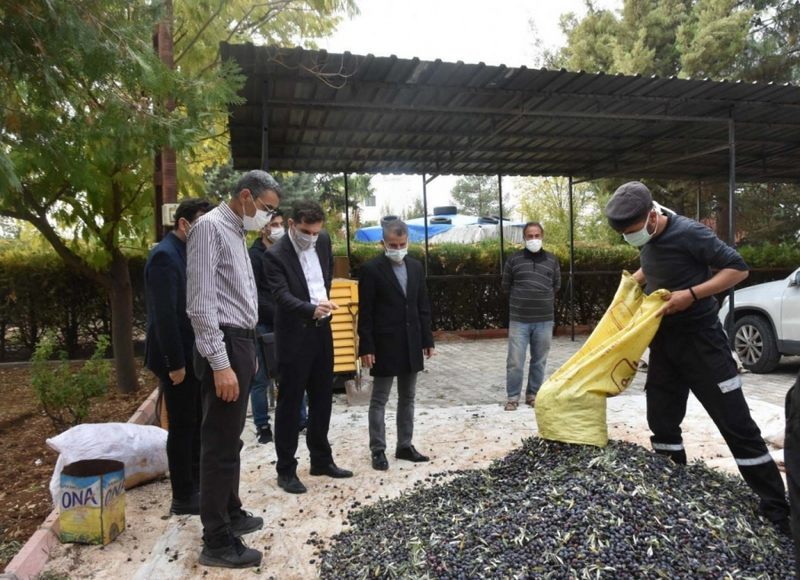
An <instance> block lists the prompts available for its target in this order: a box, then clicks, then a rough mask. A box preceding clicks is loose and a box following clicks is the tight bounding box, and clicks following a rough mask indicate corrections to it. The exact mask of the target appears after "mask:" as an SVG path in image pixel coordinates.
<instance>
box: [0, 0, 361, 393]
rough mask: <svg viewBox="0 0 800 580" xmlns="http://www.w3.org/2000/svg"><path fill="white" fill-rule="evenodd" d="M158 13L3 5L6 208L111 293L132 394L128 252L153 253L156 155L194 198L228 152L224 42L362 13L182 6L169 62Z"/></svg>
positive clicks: (124, 384)
mask: <svg viewBox="0 0 800 580" xmlns="http://www.w3.org/2000/svg"><path fill="white" fill-rule="evenodd" d="M161 8H162V6H161V4H160V3H159V2H151V1H149V0H133V1H131V2H126V3H121V2H114V1H113V0H75V1H73V2H51V1H49V0H30V1H26V2H22V1H6V2H5V3H4V4H3V5H2V7H0V14H2V19H0V80H2V82H1V83H0V103H1V104H2V105H0V106H2V107H3V115H2V117H3V118H2V126H0V215H2V216H6V217H11V218H15V219H18V220H22V221H25V222H28V223H30V224H32V225H33V226H34V227H36V228H37V229H38V230H39V231H40V232H41V233H42V235H43V236H44V237H45V238H46V239H47V241H48V242H49V243H50V244H51V245H52V247H53V248H54V249H55V251H56V252H57V253H58V254H59V256H61V257H62V258H63V259H64V260H65V262H66V263H67V264H68V265H69V266H70V267H72V268H74V269H75V270H77V271H80V272H82V273H84V274H86V275H87V276H90V277H91V278H92V279H93V280H94V281H95V282H96V283H97V284H99V285H100V286H102V287H103V288H104V289H106V290H107V292H108V294H109V299H110V303H111V311H112V343H113V347H114V357H115V366H116V371H117V384H118V386H119V388H120V389H121V390H123V391H130V390H133V389H135V388H136V386H137V381H136V375H135V365H134V358H133V342H132V294H131V285H130V274H129V271H128V260H127V258H126V255H125V253H124V252H123V248H125V247H133V248H146V247H147V245H148V242H149V239H150V238H151V235H152V216H153V209H152V194H151V191H152V190H151V187H152V183H153V167H152V164H153V162H152V160H153V152H154V151H157V150H160V149H162V148H164V147H167V148H171V149H173V150H175V151H176V152H177V154H178V167H179V179H180V180H181V181H180V185H181V189H182V191H183V192H184V193H187V192H191V193H194V194H198V193H199V192H201V191H202V186H203V178H202V177H203V173H204V168H205V167H206V166H207V165H209V164H210V163H211V162H213V161H217V162H220V161H222V160H224V159H227V158H228V151H227V127H226V120H227V106H228V104H230V103H231V102H234V101H235V100H236V99H237V97H236V91H237V89H238V87H239V86H240V85H241V82H242V78H241V77H240V76H238V74H237V73H236V71H235V70H234V66H233V65H232V64H230V63H221V62H220V61H219V51H218V45H219V42H220V41H222V40H229V41H231V40H248V41H250V40H253V39H256V38H258V39H261V40H267V41H271V42H282V43H287V42H292V43H294V42H295V40H296V39H298V38H299V37H301V36H317V35H320V34H324V33H326V32H328V31H330V30H331V29H332V27H333V26H335V24H336V22H337V21H338V16H335V14H337V13H339V12H341V11H344V10H346V11H350V12H352V11H354V10H355V8H354V5H353V4H352V1H351V0H275V1H273V2H265V3H256V4H253V3H250V2H246V1H245V0H214V1H211V0H203V1H194V0H192V1H189V0H184V1H178V2H175V3H174V15H175V26H174V47H175V50H174V58H175V65H176V67H175V70H170V69H169V68H167V67H165V66H164V65H163V64H162V63H161V62H160V60H159V59H158V57H157V55H156V54H155V52H154V51H153V48H152V34H153V31H154V29H155V26H156V24H157V23H158V22H159V21H160V20H161V19H162V18H163V17H164V14H163V12H162V10H161ZM168 103H174V104H175V105H176V107H175V109H174V110H171V109H170V108H169V107H167V106H165V105H166V104H168Z"/></svg>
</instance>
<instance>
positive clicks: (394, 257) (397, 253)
mask: <svg viewBox="0 0 800 580" xmlns="http://www.w3.org/2000/svg"><path fill="white" fill-rule="evenodd" d="M406 254H408V248H402V249H400V250H392V249H390V248H386V257H387V258H389V259H390V260H391V261H392V262H396V263H397V264H399V263H400V262H402V261H403V258H405V257H406Z"/></svg>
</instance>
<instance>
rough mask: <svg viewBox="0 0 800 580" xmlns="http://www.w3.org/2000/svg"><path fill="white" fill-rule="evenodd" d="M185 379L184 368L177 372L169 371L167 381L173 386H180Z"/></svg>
mask: <svg viewBox="0 0 800 580" xmlns="http://www.w3.org/2000/svg"><path fill="white" fill-rule="evenodd" d="M185 378H186V367H183V368H180V369H178V370H177V371H169V380H171V381H172V384H173V385H180V384H181V383H182V382H183V379H185Z"/></svg>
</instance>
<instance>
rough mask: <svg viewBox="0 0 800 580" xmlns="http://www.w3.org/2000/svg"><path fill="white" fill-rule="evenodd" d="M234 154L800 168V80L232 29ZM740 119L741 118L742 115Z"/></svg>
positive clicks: (598, 173) (315, 161) (337, 162)
mask: <svg viewBox="0 0 800 580" xmlns="http://www.w3.org/2000/svg"><path fill="white" fill-rule="evenodd" d="M221 53H222V57H223V58H224V59H232V60H234V61H236V62H237V63H238V64H239V66H240V67H241V68H242V70H243V72H244V74H245V75H246V77H247V80H246V83H245V86H244V89H243V91H242V96H243V97H244V99H245V101H244V102H243V103H242V104H240V105H236V106H233V107H232V110H231V113H232V115H231V118H230V131H231V148H232V153H233V162H234V167H235V168H237V169H253V168H257V167H264V168H268V169H271V170H288V171H307V172H319V173H323V172H324V173H333V172H347V173H418V174H423V173H427V174H434V175H435V174H462V175H470V174H491V175H572V176H575V177H581V178H588V179H594V178H600V177H611V176H615V177H629V178H642V177H651V178H672V179H677V178H682V179H700V180H727V179H728V177H729V140H730V139H731V138H732V137H733V135H734V134H735V156H736V180H737V181H774V182H782V181H800V87H796V86H792V85H776V84H771V83H770V84H750V83H740V82H713V81H708V80H703V81H698V80H683V79H677V78H658V77H641V76H623V75H615V76H611V75H604V74H589V73H584V72H567V71H565V70H558V71H554V70H535V69H528V68H526V67H524V66H522V67H518V68H512V67H507V66H504V65H501V66H486V65H484V64H483V63H478V64H464V63H462V62H457V63H446V62H441V61H439V60H437V61H434V62H431V61H421V60H419V59H416V58H414V59H400V58H397V57H395V56H390V57H376V56H373V55H367V56H358V55H353V54H350V53H344V54H331V53H327V52H325V51H313V50H304V49H301V48H295V49H281V48H275V47H266V46H253V45H251V44H245V45H230V44H225V43H223V44H222V45H221ZM731 119H732V120H733V122H731Z"/></svg>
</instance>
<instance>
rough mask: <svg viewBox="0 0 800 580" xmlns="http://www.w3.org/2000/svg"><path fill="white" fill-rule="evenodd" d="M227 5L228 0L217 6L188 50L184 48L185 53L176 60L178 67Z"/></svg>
mask: <svg viewBox="0 0 800 580" xmlns="http://www.w3.org/2000/svg"><path fill="white" fill-rule="evenodd" d="M226 3H227V0H220V3H219V6H217V9H216V10H215V11H214V12H213V13H212V14H211V16H209V17H208V19H207V20H206V21H205V22H203V25H202V26H201V27H200V28H199V29H198V30H197V33H196V34H195V35H194V38H192V39H191V40H190V41H189V43H188V44H187V45H186V48H184V49H183V51H182V52H181V53H180V54H179V55H178V56H177V57H176V58H175V64H176V65H177V64H178V63H179V62H180V60H181V59H182V58H183V57H184V56H186V54H187V53H188V52H189V51H190V50H191V48H192V47H193V46H194V45H195V43H196V42H197V41H198V40H199V39H200V37H201V36H202V35H203V33H204V32H205V31H206V28H208V26H209V25H210V24H211V23H212V22H213V21H214V20H216V18H217V17H218V16H219V14H220V12H222V9H223V8H224V7H225V4H226Z"/></svg>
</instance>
